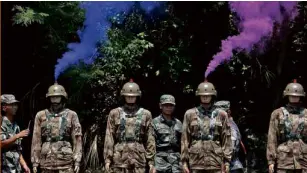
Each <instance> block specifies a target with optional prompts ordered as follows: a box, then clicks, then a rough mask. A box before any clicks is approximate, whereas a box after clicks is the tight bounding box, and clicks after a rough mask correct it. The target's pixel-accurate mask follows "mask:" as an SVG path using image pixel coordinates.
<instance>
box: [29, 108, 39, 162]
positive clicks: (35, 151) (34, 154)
mask: <svg viewBox="0 0 307 173" xmlns="http://www.w3.org/2000/svg"><path fill="white" fill-rule="evenodd" d="M40 116H41V114H40V112H38V113H37V114H36V116H35V121H34V129H33V137H32V146H31V162H32V165H33V167H37V166H38V165H39V162H40V153H41V146H42V142H41V121H40Z"/></svg>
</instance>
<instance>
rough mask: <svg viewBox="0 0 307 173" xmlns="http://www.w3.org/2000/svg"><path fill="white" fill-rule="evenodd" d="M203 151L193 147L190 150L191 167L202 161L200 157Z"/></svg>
mask: <svg viewBox="0 0 307 173" xmlns="http://www.w3.org/2000/svg"><path fill="white" fill-rule="evenodd" d="M201 152H202V151H201V149H200V148H199V147H197V146H192V147H191V148H190V149H189V162H190V165H195V164H197V162H199V161H201V160H202V158H201V157H200V155H201Z"/></svg>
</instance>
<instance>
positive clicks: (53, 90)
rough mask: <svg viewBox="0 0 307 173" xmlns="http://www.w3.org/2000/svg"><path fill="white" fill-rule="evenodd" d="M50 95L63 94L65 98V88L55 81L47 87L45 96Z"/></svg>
mask: <svg viewBox="0 0 307 173" xmlns="http://www.w3.org/2000/svg"><path fill="white" fill-rule="evenodd" d="M51 96H63V97H65V98H66V99H67V93H66V91H65V88H64V87H63V86H62V85H59V84H58V83H57V82H55V83H54V85H51V86H50V87H49V88H48V93H47V94H46V98H48V97H51Z"/></svg>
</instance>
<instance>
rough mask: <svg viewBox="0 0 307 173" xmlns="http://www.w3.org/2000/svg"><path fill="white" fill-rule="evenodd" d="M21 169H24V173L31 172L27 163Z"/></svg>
mask: <svg viewBox="0 0 307 173" xmlns="http://www.w3.org/2000/svg"><path fill="white" fill-rule="evenodd" d="M23 169H24V170H25V173H31V171H30V169H29V167H28V166H27V165H25V166H24V167H23Z"/></svg>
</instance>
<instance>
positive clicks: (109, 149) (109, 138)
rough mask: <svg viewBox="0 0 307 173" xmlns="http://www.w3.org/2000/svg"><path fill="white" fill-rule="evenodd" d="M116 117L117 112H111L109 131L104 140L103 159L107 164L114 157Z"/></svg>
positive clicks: (107, 130)
mask: <svg viewBox="0 0 307 173" xmlns="http://www.w3.org/2000/svg"><path fill="white" fill-rule="evenodd" d="M114 115H115V110H111V112H110V113H109V116H108V120H107V129H106V134H105V139H104V150H103V157H104V160H105V163H111V161H112V157H113V149H114V148H113V147H114V135H115V129H114Z"/></svg>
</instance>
